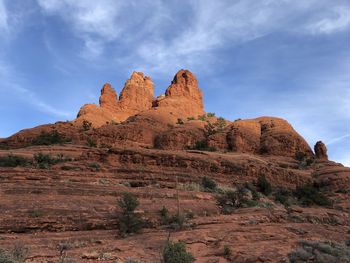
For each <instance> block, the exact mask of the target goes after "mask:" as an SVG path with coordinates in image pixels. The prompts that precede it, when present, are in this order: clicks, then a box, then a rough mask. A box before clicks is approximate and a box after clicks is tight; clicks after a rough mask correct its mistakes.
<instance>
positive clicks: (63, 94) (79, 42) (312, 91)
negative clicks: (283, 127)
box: [0, 0, 350, 166]
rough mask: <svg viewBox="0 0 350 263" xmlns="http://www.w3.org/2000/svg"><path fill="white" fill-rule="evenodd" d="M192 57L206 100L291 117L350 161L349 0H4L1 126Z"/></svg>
mask: <svg viewBox="0 0 350 263" xmlns="http://www.w3.org/2000/svg"><path fill="white" fill-rule="evenodd" d="M182 68H184V69H189V70H191V71H192V72H193V73H194V74H195V75H196V76H197V78H198V81H199V85H200V87H201V88H202V90H203V96H204V105H205V110H206V111H207V112H215V113H216V115H217V116H222V117H224V118H227V119H230V120H235V119H238V118H241V119H246V118H255V117H259V116H276V117H282V118H284V119H287V120H288V121H289V122H290V123H291V124H292V125H293V127H294V128H295V129H296V130H297V131H298V132H299V133H300V134H301V135H302V136H303V137H304V138H305V139H306V140H307V141H308V143H309V144H310V146H311V147H313V145H314V144H315V143H316V141H318V140H322V141H323V142H325V144H326V145H327V148H328V154H329V157H330V159H332V160H335V161H338V162H342V163H343V164H345V165H347V166H350V1H349V0H332V1H329V0H303V1H295V0H259V1H256V0H217V1H212V0H183V1H178V0H177V1H175V0H174V1H172V0H167V1H165V0H164V1H161V0H137V1H136V0H135V1H133V0H128V1H123V0H120V1H119V0H99V1H95V0H0V123H1V124H0V137H7V136H9V135H11V134H13V133H15V132H17V131H19V130H21V129H24V128H29V127H33V126H36V125H40V124H45V123H54V122H56V121H59V120H63V121H65V120H71V119H74V118H75V116H76V114H77V112H78V110H79V108H80V107H81V106H82V105H83V104H85V103H97V102H98V97H99V92H100V89H101V87H102V85H103V84H104V83H105V82H109V83H111V84H112V86H113V87H114V88H115V89H116V90H117V92H118V93H119V92H120V90H121V89H122V87H123V85H124V83H125V81H126V80H127V79H128V78H129V77H130V75H131V73H132V72H133V71H142V72H144V73H145V74H146V75H149V76H151V78H152V80H153V81H154V84H155V93H156V95H159V94H161V93H163V92H164V91H165V89H166V88H167V87H168V86H169V84H170V81H171V80H172V78H173V76H174V74H175V73H176V72H177V71H178V70H179V69H182Z"/></svg>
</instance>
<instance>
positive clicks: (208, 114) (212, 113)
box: [207, 112, 215, 117]
mask: <svg viewBox="0 0 350 263" xmlns="http://www.w3.org/2000/svg"><path fill="white" fill-rule="evenodd" d="M207 116H208V117H215V113H214V112H208V113H207Z"/></svg>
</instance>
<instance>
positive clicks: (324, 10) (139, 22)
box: [37, 0, 350, 73]
mask: <svg viewBox="0 0 350 263" xmlns="http://www.w3.org/2000/svg"><path fill="white" fill-rule="evenodd" d="M37 1H38V4H39V6H40V7H41V8H42V9H43V11H44V13H45V14H47V15H59V16H60V17H62V18H63V20H64V21H66V22H67V23H68V24H69V25H70V27H71V28H72V29H73V32H74V33H75V34H76V35H77V36H78V37H79V38H80V39H82V40H83V41H84V45H83V47H84V50H83V52H82V54H81V55H83V57H85V58H87V59H89V60H93V59H98V58H99V57H100V56H103V55H108V58H115V61H119V62H121V63H122V64H130V67H137V69H141V70H143V69H145V70H148V72H152V73H155V72H156V73H162V72H164V71H167V72H169V71H173V70H177V69H178V68H180V67H190V68H191V67H194V66H199V65H200V66H201V67H205V66H204V65H207V62H210V61H211V60H212V59H213V57H212V56H211V55H212V54H213V51H215V50H217V49H218V48H222V47H232V46H234V45H238V44H240V43H244V42H247V41H251V40H254V39H256V38H259V37H262V36H265V35H268V34H271V33H274V32H278V31H288V32H294V33H307V34H314V33H316V32H318V33H332V32H335V31H337V30H345V29H346V28H347V26H348V25H349V23H350V18H349V17H350V16H349V10H350V3H349V4H344V1H342V0H334V1H332V3H329V1H327V0H307V1H294V0H283V1H280V0H261V1H256V0H245V1H242V0H236V1H232V0H221V1H211V0H192V1H188V2H184V3H182V4H181V5H179V4H178V3H177V2H172V1H168V2H167V3H166V4H165V3H164V2H163V1H160V0H154V1H150V0H147V1H142V2H141V1H114V0H99V1H85V0H37ZM329 9H330V10H332V11H331V12H330V11H328V10H329ZM109 44H112V45H114V46H118V47H120V46H122V47H123V48H125V47H127V48H129V52H123V53H119V52H118V50H116V51H115V54H105V52H104V51H105V47H106V45H109ZM109 52H110V51H109ZM126 53H128V54H126Z"/></svg>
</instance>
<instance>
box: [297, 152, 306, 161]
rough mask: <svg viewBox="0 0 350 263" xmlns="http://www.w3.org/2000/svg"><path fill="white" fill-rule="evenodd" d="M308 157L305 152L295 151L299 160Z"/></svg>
mask: <svg viewBox="0 0 350 263" xmlns="http://www.w3.org/2000/svg"><path fill="white" fill-rule="evenodd" d="M305 158H306V154H305V153H303V152H296V153H295V159H297V160H298V161H300V162H301V161H303V160H304V159H305Z"/></svg>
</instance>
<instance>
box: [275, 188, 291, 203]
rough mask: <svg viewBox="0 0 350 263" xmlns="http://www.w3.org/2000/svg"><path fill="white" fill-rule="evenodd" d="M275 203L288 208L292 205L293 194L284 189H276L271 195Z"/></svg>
mask: <svg viewBox="0 0 350 263" xmlns="http://www.w3.org/2000/svg"><path fill="white" fill-rule="evenodd" d="M273 196H274V199H275V201H277V202H279V203H281V204H283V205H285V206H290V205H291V204H292V203H293V201H292V200H293V193H292V192H290V191H288V190H287V189H285V188H278V189H277V190H276V192H274V193H273Z"/></svg>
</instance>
